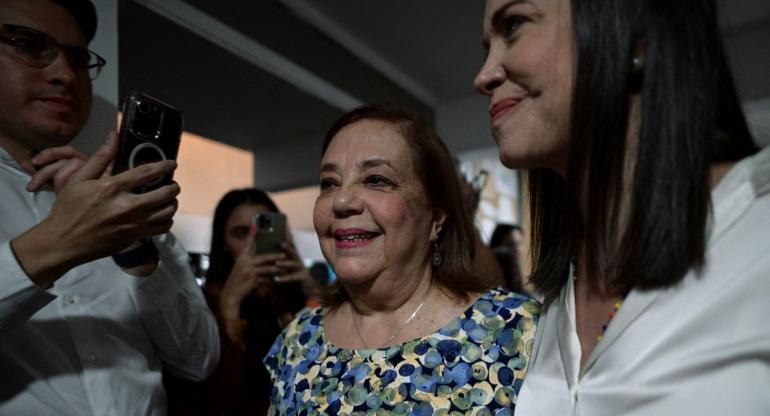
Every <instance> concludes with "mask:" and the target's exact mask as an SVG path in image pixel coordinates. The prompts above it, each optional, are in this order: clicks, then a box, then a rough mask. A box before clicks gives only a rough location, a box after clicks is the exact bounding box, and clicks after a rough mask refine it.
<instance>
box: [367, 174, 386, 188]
mask: <svg viewBox="0 0 770 416" xmlns="http://www.w3.org/2000/svg"><path fill="white" fill-rule="evenodd" d="M364 183H366V184H367V185H374V186H386V185H392V184H393V182H391V181H389V180H388V179H386V178H384V177H382V176H379V175H372V176H368V177H367V178H366V180H365V181H364Z"/></svg>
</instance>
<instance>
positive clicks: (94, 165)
mask: <svg viewBox="0 0 770 416" xmlns="http://www.w3.org/2000/svg"><path fill="white" fill-rule="evenodd" d="M117 152H118V135H117V133H115V132H114V131H113V132H110V134H108V135H107V141H106V142H104V144H103V145H102V147H100V148H99V150H97V151H96V152H95V153H94V154H93V156H91V157H90V158H88V160H87V161H86V163H85V164H84V165H83V166H82V167H81V168H80V170H78V171H77V172H76V173H75V174H73V175H72V178H71V181H74V182H80V181H83V180H86V179H98V178H100V177H101V176H102V174H103V173H104V172H105V171H106V169H107V167H108V166H110V164H111V163H112V161H113V160H114V159H115V155H116V154H117Z"/></svg>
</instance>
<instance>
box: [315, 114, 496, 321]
mask: <svg viewBox="0 0 770 416" xmlns="http://www.w3.org/2000/svg"><path fill="white" fill-rule="evenodd" d="M363 120H377V121H381V122H384V123H388V124H390V125H392V126H393V128H394V129H395V130H396V131H397V132H399V133H400V134H401V136H402V137H403V138H404V140H405V141H406V143H407V146H408V151H409V154H410V155H411V158H412V166H413V167H414V171H415V174H416V175H417V178H418V180H419V181H420V183H421V184H422V187H423V189H424V191H425V195H426V196H427V198H428V203H429V204H430V206H431V207H433V210H434V211H435V212H444V213H446V216H447V217H446V220H445V221H444V225H443V227H442V229H441V233H439V239H438V243H439V253H440V254H441V259H442V261H441V265H440V266H439V267H436V266H433V276H432V277H433V281H434V283H436V284H437V286H438V287H439V288H442V289H444V290H446V291H448V292H450V293H452V294H454V295H456V296H459V297H462V298H467V296H468V293H470V292H482V291H486V290H488V289H489V288H491V287H492V284H491V283H490V280H489V279H484V278H477V277H476V276H474V275H473V272H472V268H471V263H472V259H473V257H474V255H475V245H474V242H475V240H474V234H473V233H474V232H475V230H474V228H473V221H472V219H471V218H470V214H469V213H468V212H467V209H466V206H465V203H464V201H463V197H462V193H461V191H460V177H459V175H458V174H457V172H456V170H455V166H454V161H453V159H452V156H451V154H450V153H449V150H448V149H447V147H446V145H445V144H444V142H443V141H442V140H441V138H440V137H439V136H438V134H436V132H435V131H434V130H433V129H432V128H431V127H430V126H429V125H428V124H427V123H426V122H425V120H423V119H422V118H421V117H420V116H418V115H416V114H414V113H412V112H411V111H409V110H407V109H405V108H402V107H397V106H394V105H391V104H369V105H364V106H361V107H358V108H355V109H353V110H352V111H350V112H348V113H346V114H344V115H343V116H342V117H340V118H339V119H338V120H337V121H336V122H335V123H334V124H333V125H332V127H331V128H330V129H329V131H328V132H327V133H326V138H325V139H324V143H323V147H322V148H321V157H323V155H325V154H326V150H327V149H328V147H329V144H330V143H331V142H332V140H334V137H335V136H336V135H337V133H339V131H340V130H342V129H343V128H344V127H345V126H348V125H351V124H354V123H357V122H359V121H363ZM347 299H348V295H347V292H346V291H345V289H344V287H342V285H341V284H340V283H339V281H337V282H335V283H334V284H332V285H331V286H330V287H329V289H328V290H327V292H326V295H325V297H324V305H326V306H328V307H330V308H336V307H339V306H340V305H341V304H342V303H343V302H344V301H345V300H347Z"/></svg>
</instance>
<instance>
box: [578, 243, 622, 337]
mask: <svg viewBox="0 0 770 416" xmlns="http://www.w3.org/2000/svg"><path fill="white" fill-rule="evenodd" d="M570 264H571V266H572V286H573V287H577V281H578V277H577V259H575V257H572V258H571V259H570ZM629 292H630V291H629V290H624V291H623V293H621V294H620V299H618V301H617V302H615V308H614V309H613V311H612V312H611V313H610V317H609V319H607V322H606V323H605V324H604V325H602V333H601V334H599V336H598V337H596V340H597V341H601V340H602V337H603V336H604V332H605V331H607V326H608V325H609V324H610V321H612V318H614V317H615V314H616V313H618V309H620V306H621V305H622V304H623V301H624V300H626V297H627V296H628V293H629Z"/></svg>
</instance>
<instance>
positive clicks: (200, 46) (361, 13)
mask: <svg viewBox="0 0 770 416" xmlns="http://www.w3.org/2000/svg"><path fill="white" fill-rule="evenodd" d="M724 4H725V5H726V6H728V7H729V9H727V10H725V13H724V14H725V23H726V24H725V30H726V32H727V34H728V35H729V36H731V37H733V38H735V39H736V41H735V42H736V43H737V44H740V45H745V43H746V42H744V41H742V39H744V38H745V36H746V34H747V33H750V34H753V33H756V32H757V31H759V33H760V36H761V35H762V34H768V41H770V30H768V29H767V28H770V2H768V1H767V0H729V1H728V0H724ZM118 15H119V20H118V23H119V28H118V36H119V39H120V42H119V61H120V77H119V95H120V96H125V95H126V93H127V92H128V91H130V90H134V89H137V90H142V91H144V92H147V93H149V94H151V95H154V96H156V97H158V98H161V99H162V100H164V101H167V102H168V103H170V104H172V105H174V106H176V107H178V108H179V109H180V110H181V111H182V112H183V113H184V114H185V116H186V130H188V131H190V132H193V133H195V134H198V135H202V136H205V137H209V138H211V139H214V140H217V141H221V142H224V143H227V144H230V145H233V146H237V147H239V148H243V149H247V150H251V151H254V152H255V155H257V156H258V157H257V163H258V164H259V160H260V157H262V158H263V160H265V161H268V160H272V161H274V162H275V161H280V163H274V164H272V165H270V166H271V169H270V170H269V172H265V171H261V172H260V170H259V169H256V171H257V172H258V173H257V175H258V178H257V186H260V187H263V188H265V189H267V190H271V191H277V190H284V189H289V188H295V187H301V186H309V185H313V184H315V182H316V173H317V171H316V169H317V163H312V161H315V162H317V160H318V159H317V158H318V153H319V150H320V149H319V148H320V141H321V138H322V137H323V134H324V133H325V131H326V129H327V128H328V127H329V126H330V125H331V123H332V122H333V121H334V120H335V119H336V118H337V117H338V116H339V115H341V114H342V113H343V112H344V111H345V110H347V109H350V108H352V107H354V106H356V105H359V104H363V103H367V102H381V101H389V102H395V103H399V104H403V105H408V106H410V107H412V108H414V109H415V110H417V111H418V112H420V113H421V114H422V115H423V116H424V117H425V118H426V119H428V120H430V121H434V120H436V118H437V113H438V112H440V110H441V108H442V106H443V105H445V104H446V103H449V102H453V101H458V100H463V99H466V98H467V97H472V96H474V95H475V92H474V90H473V87H472V81H473V78H474V76H475V74H476V71H477V70H478V68H479V67H480V65H481V63H482V58H483V53H482V48H481V22H482V15H483V2H482V1H480V0H475V1H474V0H433V1H427V0H423V1H415V0H388V1H381V0H222V1H212V0H186V1H182V0H120V1H119V14H118ZM750 42H754V41H750ZM767 50H768V49H764V51H765V53H764V54H760V55H759V56H758V59H760V60H762V59H763V60H764V61H763V62H760V63H759V64H758V65H759V68H760V69H762V68H764V69H768V68H770V63H769V62H767V58H765V57H763V56H767V53H766V51H767ZM747 53H748V55H756V54H752V53H750V52H747ZM752 59H753V58H752ZM752 62H753V61H752ZM752 65H754V67H756V66H757V64H753V63H750V64H749V65H748V66H749V67H752ZM752 68H753V67H752ZM747 72H751V71H747ZM754 72H762V73H767V72H766V71H763V70H756V69H755V70H754ZM749 75H751V74H749ZM755 76H756V77H757V78H759V74H757V75H755ZM747 77H748V76H747ZM748 78H751V77H748ZM764 79H765V78H764V76H761V80H759V79H757V80H756V81H755V80H753V79H749V80H747V81H745V82H742V83H741V86H742V87H743V90H745V91H747V93H746V94H744V95H745V96H748V97H747V98H748V99H751V100H760V101H761V100H762V99H765V98H767V97H770V86H768V83H767V82H765V81H764ZM480 145H481V146H491V145H492V142H491V140H490V141H485V142H483V144H478V143H472V142H469V143H467V147H466V148H463V146H457V145H455V146H450V150H452V151H453V152H459V151H467V150H471V149H472V148H473V147H478V146H480ZM287 154H288V155H289V156H286V155H287ZM309 161H311V162H309Z"/></svg>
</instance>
